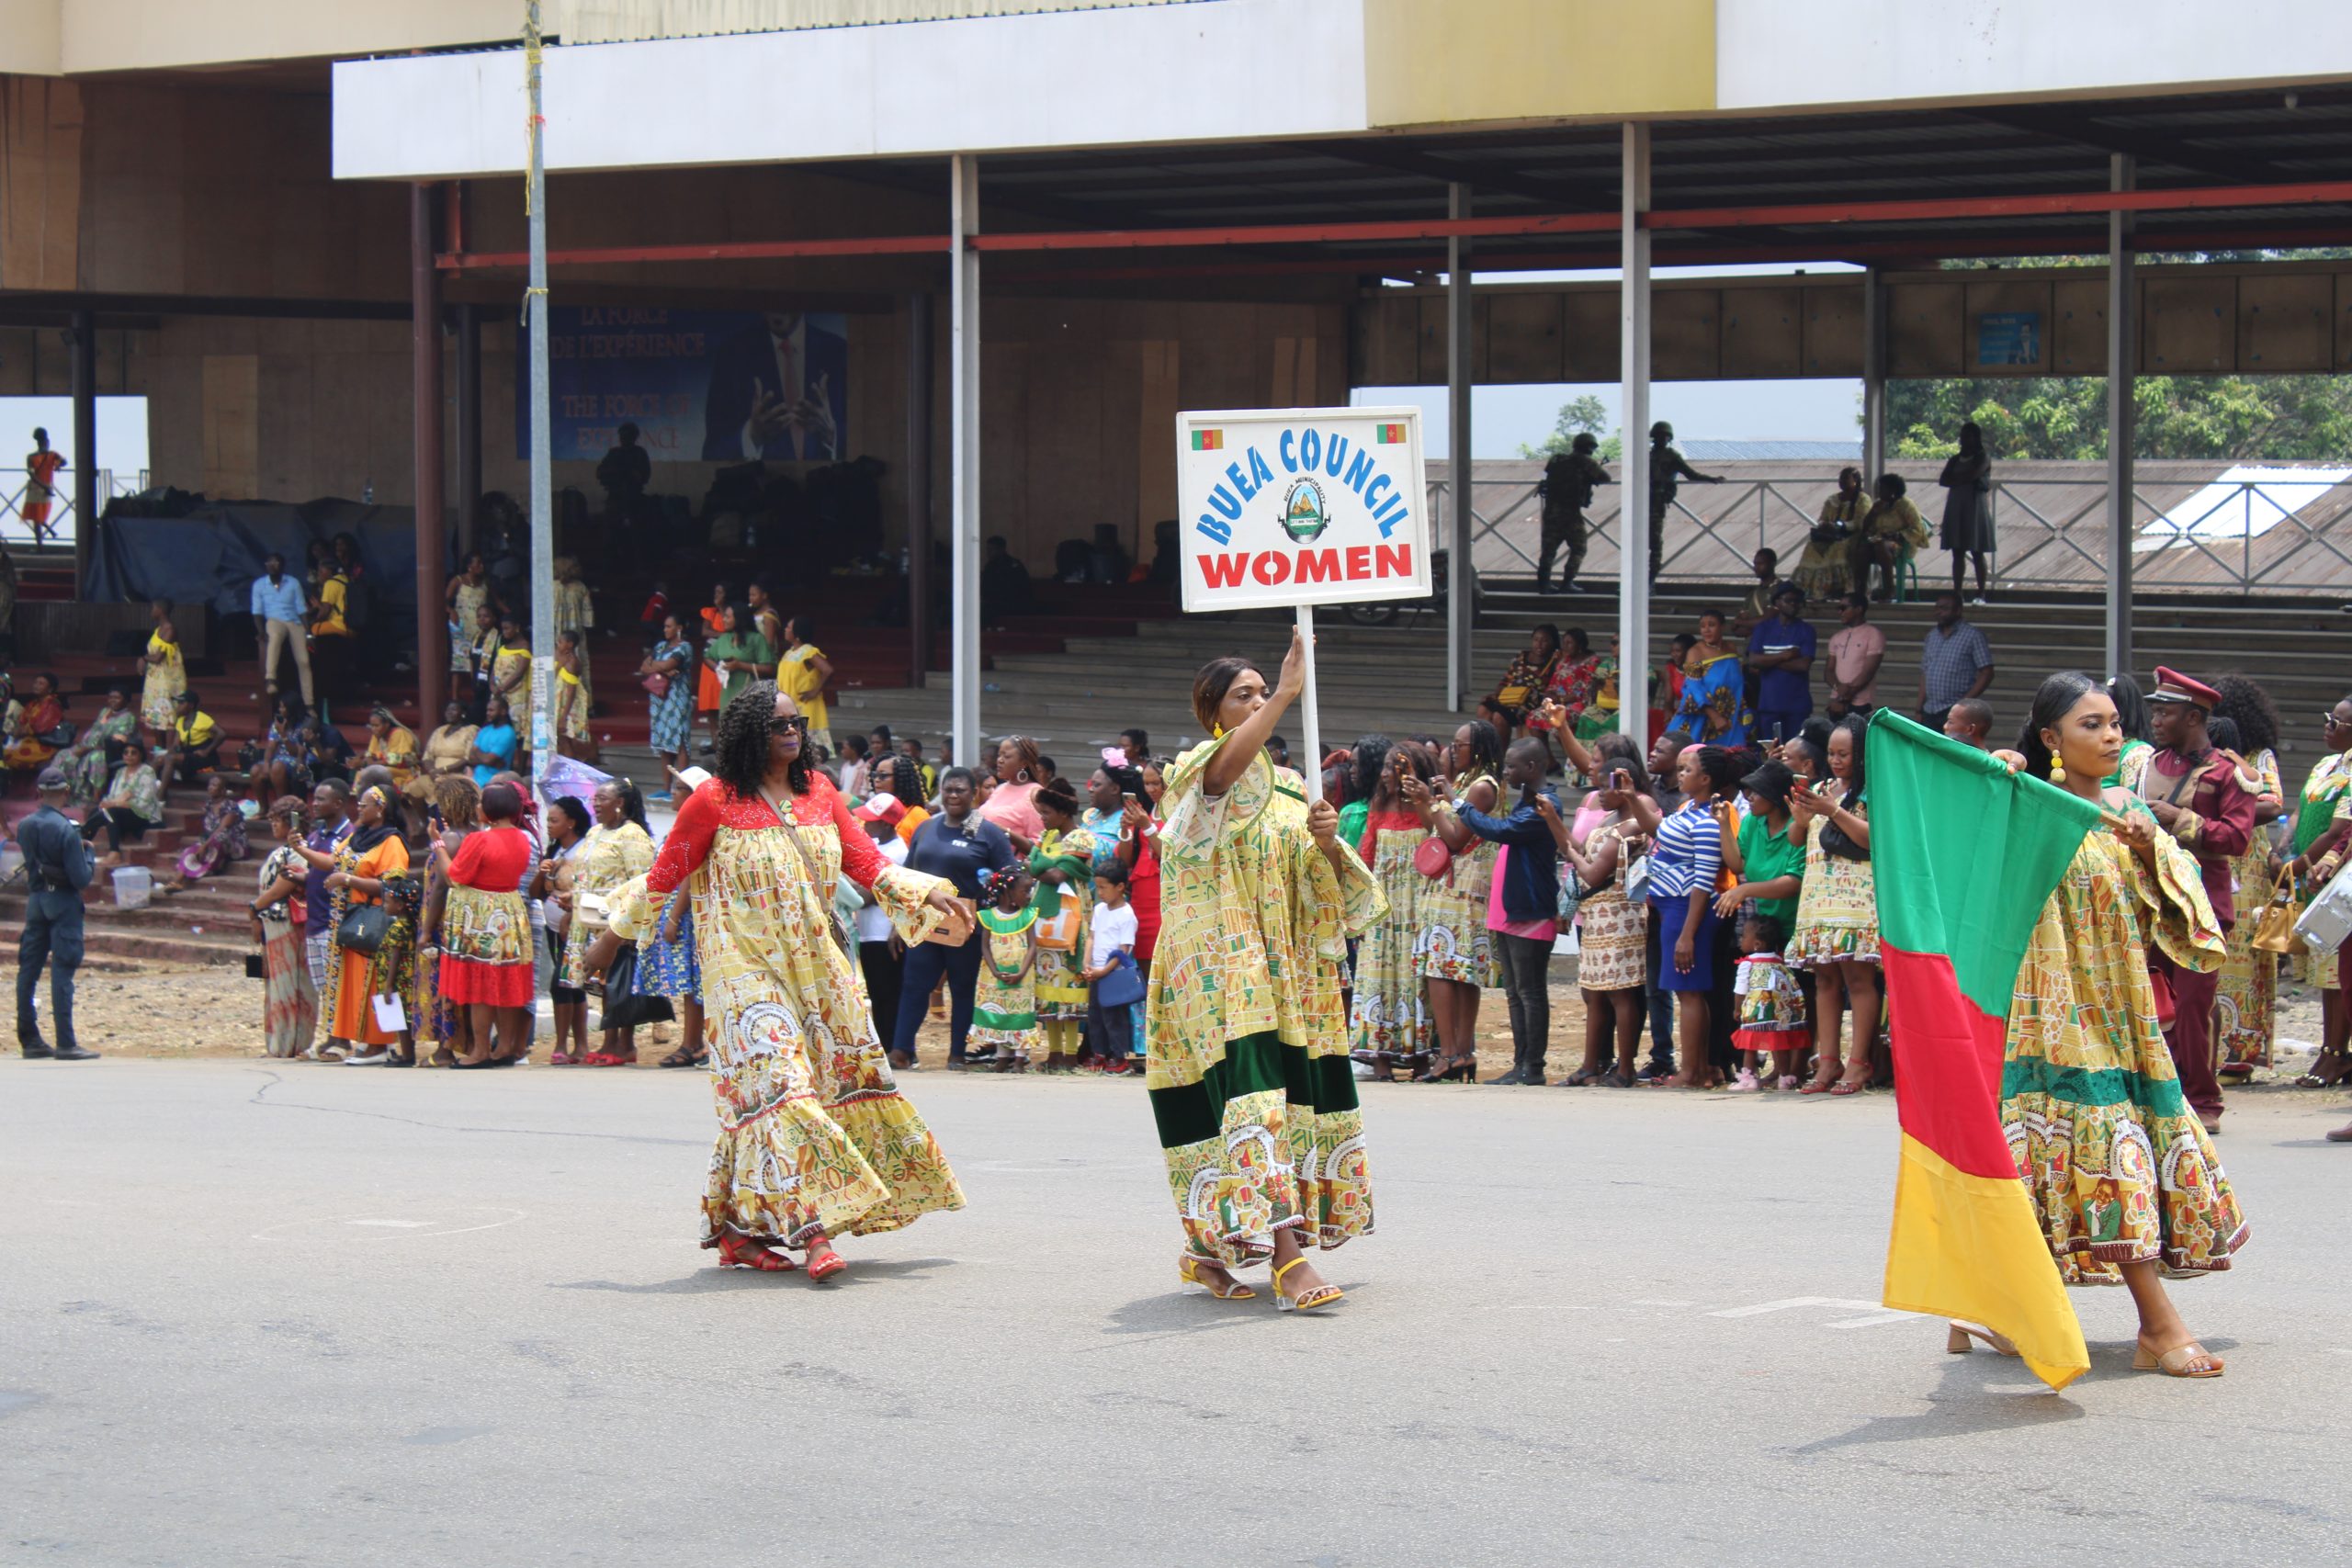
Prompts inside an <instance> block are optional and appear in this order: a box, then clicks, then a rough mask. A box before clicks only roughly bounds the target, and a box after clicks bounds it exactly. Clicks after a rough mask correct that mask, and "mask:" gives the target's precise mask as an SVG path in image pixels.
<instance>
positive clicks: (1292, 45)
mask: <svg viewBox="0 0 2352 1568" xmlns="http://www.w3.org/2000/svg"><path fill="white" fill-rule="evenodd" d="M545 89H546V96H547V120H548V129H547V144H546V156H547V162H548V168H550V169H554V170H563V169H612V168H631V167H648V166H651V167H677V166H686V165H692V164H765V163H789V162H796V161H801V160H809V159H826V158H856V157H869V156H904V155H911V154H921V153H939V152H990V151H999V150H1008V149H1016V148H1042V147H1070V146H1086V145H1095V144H1105V143H1107V144H1112V145H1119V144H1135V143H1151V142H1182V141H1236V140H1249V139H1251V138H1257V137H1283V136H1299V135H1317V134H1329V133H1333V132H1343V131H1356V130H1363V129H1364V128H1365V124H1366V111H1365V105H1364V64H1363V5H1362V0H1216V3H1215V4H1204V5H1189V6H1136V7H1128V8H1123V9H1116V10H1096V11H1073V12H1060V13H1051V14H1045V15H1033V16H1019V17H984V18H975V19H970V20H958V21H945V22H927V23H907V24H902V25H899V26H896V27H868V28H826V29H820V30H813V31H795V32H783V33H752V34H744V35H739V36H735V37H729V38H701V39H663V40H659V41H650V42H641V43H615V44H600V45H593V46H571V47H565V48H560V49H551V50H549V51H548V53H547V64H546V73H545ZM523 128H524V109H523V58H522V55H521V54H520V53H519V52H517V51H497V52H494V53H483V54H453V55H434V56H423V57H417V58H412V59H399V60H369V61H355V62H343V63H339V64H337V65H336V66H335V68H334V172H335V175H336V177H338V178H343V179H353V178H359V179H366V178H443V177H454V176H465V175H489V174H499V173H509V174H511V173H515V172H516V171H519V170H520V169H521V168H522V166H523V160H524V156H525V144H524V133H523Z"/></svg>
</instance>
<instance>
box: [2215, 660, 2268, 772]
mask: <svg viewBox="0 0 2352 1568" xmlns="http://www.w3.org/2000/svg"><path fill="white" fill-rule="evenodd" d="M2213 690H2215V691H2216V692H2219V693H2220V694H2222V701H2221V705H2219V706H2218V707H2216V708H2214V710H2213V716H2214V717H2216V718H2233V719H2235V720H2237V726H2238V739H2239V740H2240V741H2241V742H2242V746H2241V748H2240V752H2239V754H2240V755H2241V756H2245V757H2252V756H2253V755H2254V754H2255V753H2256V752H2257V751H2273V750H2278V705H2277V704H2275V703H2273V702H2272V701H2271V700H2270V694H2269V693H2268V692H2266V691H2264V690H2263V689H2262V688H2261V687H2260V686H2258V685H2256V683H2255V682H2252V681H2250V680H2248V679H2247V678H2246V677H2245V676H2244V675H2241V674H2239V673H2238V672H2237V671H2234V670H2233V671H2229V672H2227V673H2225V674H2221V675H2216V676H2214V677H2213Z"/></svg>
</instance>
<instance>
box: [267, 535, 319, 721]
mask: <svg viewBox="0 0 2352 1568" xmlns="http://www.w3.org/2000/svg"><path fill="white" fill-rule="evenodd" d="M261 570H262V574H261V575H260V576H259V577H256V578H254V592H253V604H252V609H253V615H254V641H255V642H257V643H259V644H260V645H261V675H262V680H263V682H264V683H265V684H264V689H265V690H266V691H267V692H268V694H270V695H271V696H273V697H275V696H276V695H277V650H278V649H279V647H280V646H281V645H282V646H285V647H288V648H291V649H293V652H294V672H295V674H296V675H297V676H299V677H300V680H301V682H302V705H303V706H304V707H309V706H311V704H312V703H313V702H314V701H315V700H316V699H315V698H313V697H312V696H311V592H310V590H309V589H307V588H305V587H304V586H303V584H302V580H301V579H300V578H299V577H292V576H288V573H287V570H286V558H285V557H284V556H282V555H279V554H278V553H277V551H276V550H272V551H270V553H269V554H267V555H266V556H264V557H263V558H262V562H261Z"/></svg>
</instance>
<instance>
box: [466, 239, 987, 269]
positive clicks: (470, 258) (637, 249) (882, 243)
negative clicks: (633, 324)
mask: <svg viewBox="0 0 2352 1568" xmlns="http://www.w3.org/2000/svg"><path fill="white" fill-rule="evenodd" d="M950 247H951V243H950V238H949V236H947V235H945V234H891V235H886V236H884V237H882V238H879V239H867V240H741V241H733V242H729V243H724V244H715V245H607V246H604V247H600V248H593V249H587V250H567V251H549V252H548V265H550V266H609V265H615V264H618V263H629V262H700V261H775V260H781V259H785V258H788V257H793V256H903V255H930V254H939V255H944V254H947V252H948V250H949V249H950ZM530 261H531V256H530V253H529V252H527V251H465V252H457V251H451V252H445V253H443V254H441V255H440V256H439V257H438V258H437V264H436V265H439V266H440V267H441V269H442V270H443V271H445V272H476V271H485V270H496V269H502V268H507V269H519V268H522V267H526V266H528V265H530Z"/></svg>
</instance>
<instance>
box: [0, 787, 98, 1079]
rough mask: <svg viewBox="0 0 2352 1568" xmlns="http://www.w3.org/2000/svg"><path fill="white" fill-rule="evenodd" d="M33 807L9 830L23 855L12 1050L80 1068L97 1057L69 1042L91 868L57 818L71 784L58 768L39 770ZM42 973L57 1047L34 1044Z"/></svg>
mask: <svg viewBox="0 0 2352 1568" xmlns="http://www.w3.org/2000/svg"><path fill="white" fill-rule="evenodd" d="M34 787H35V788H37V789H38V790H40V807H38V808H37V809H36V810H35V811H34V812H33V813H32V815H31V816H29V817H28V818H25V819H24V820H23V821H21V822H19V823H17V848H18V849H20V850H22V851H23V852H24V853H25V879H26V887H27V892H26V896H25V927H24V933H23V935H21V936H20V937H18V938H17V1049H18V1050H20V1051H22V1052H23V1053H24V1054H25V1057H26V1059H27V1060H28V1061H56V1062H87V1061H90V1060H93V1059H94V1058H96V1055H98V1054H97V1053H96V1051H85V1050H84V1049H83V1048H82V1047H81V1045H80V1044H79V1043H77V1042H76V1041H75V1040H74V970H76V969H78V968H80V967H81V966H82V889H84V888H85V887H87V886H90V877H91V876H92V874H94V873H95V871H96V866H95V864H94V863H93V862H92V861H91V859H90V846H89V845H88V844H87V843H86V842H85V841H84V840H83V838H82V830H81V829H79V828H76V827H75V826H74V820H73V818H70V817H68V816H66V815H65V797H66V795H68V794H69V793H70V792H71V787H72V784H71V781H70V780H68V779H67V778H66V776H65V770H64V769H62V768H55V767H51V768H43V769H42V770H41V771H40V777H39V778H38V779H37V780H35V781H34ZM44 967H46V968H47V969H48V970H49V1013H50V1018H51V1021H52V1022H53V1023H54V1024H55V1025H56V1029H57V1043H56V1044H55V1045H53V1046H52V1045H51V1044H50V1043H48V1042H47V1041H45V1040H43V1039H42V1038H41V1037H40V1020H39V1019H37V1018H35V1017H34V1016H33V992H34V990H35V988H36V987H39V986H40V972H41V970H42V969H43V968H44Z"/></svg>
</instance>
